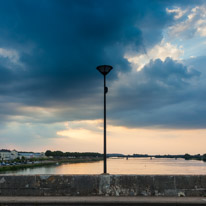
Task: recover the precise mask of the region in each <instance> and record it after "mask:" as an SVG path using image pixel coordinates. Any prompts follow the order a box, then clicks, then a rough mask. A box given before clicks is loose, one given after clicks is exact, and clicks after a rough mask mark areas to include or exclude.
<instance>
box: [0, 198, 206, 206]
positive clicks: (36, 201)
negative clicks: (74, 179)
mask: <svg viewBox="0 0 206 206" xmlns="http://www.w3.org/2000/svg"><path fill="white" fill-rule="evenodd" d="M10 205H15V206H19V205H23V206H34V205H42V206H43V205H44V206H50V205H58V206H61V205H62V206H63V205H73V206H74V205H78V206H83V205H87V206H89V205H92V206H95V205H98V206H103V205H113V206H114V205H120V206H123V205H124V206H126V205H128V206H129V205H137V206H149V205H164V206H167V205H175V206H178V205H184V206H186V205H189V206H193V205H194V206H196V205H205V206H206V197H105V196H104V197H103V196H86V197H82V196H79V197H77V196H70V197H69V196H56V197H55V196H52V197H51V196H13V197H11V196H0V206H10Z"/></svg>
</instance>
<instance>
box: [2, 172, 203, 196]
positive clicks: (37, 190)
mask: <svg viewBox="0 0 206 206" xmlns="http://www.w3.org/2000/svg"><path fill="white" fill-rule="evenodd" d="M0 196H162V197H177V196H185V197H192V196H196V197H200V196H206V175H171V176H169V175H27V176H24V175H0Z"/></svg>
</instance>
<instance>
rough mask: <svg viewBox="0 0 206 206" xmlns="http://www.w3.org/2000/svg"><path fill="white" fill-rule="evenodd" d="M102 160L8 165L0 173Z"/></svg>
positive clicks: (57, 160)
mask: <svg viewBox="0 0 206 206" xmlns="http://www.w3.org/2000/svg"><path fill="white" fill-rule="evenodd" d="M101 160H103V159H102V158H74V159H56V160H45V161H41V162H38V163H32V164H21V165H9V166H1V167H0V173H3V172H6V171H15V170H20V169H26V168H35V167H44V166H52V165H59V164H64V163H73V164H74V163H87V162H88V163H89V162H96V161H101Z"/></svg>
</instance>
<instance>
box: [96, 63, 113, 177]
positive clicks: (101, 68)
mask: <svg viewBox="0 0 206 206" xmlns="http://www.w3.org/2000/svg"><path fill="white" fill-rule="evenodd" d="M112 69H113V67H112V66H109V65H101V66H98V67H97V70H98V71H99V72H100V73H102V74H103V75H104V174H106V173H107V150H106V146H107V145H106V93H107V92H108V88H107V87H106V75H107V74H108V73H109V72H110V71H111V70H112Z"/></svg>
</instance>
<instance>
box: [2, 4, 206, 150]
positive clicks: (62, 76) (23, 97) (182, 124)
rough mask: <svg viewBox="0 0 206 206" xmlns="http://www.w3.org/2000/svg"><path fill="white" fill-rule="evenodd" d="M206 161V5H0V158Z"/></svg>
mask: <svg viewBox="0 0 206 206" xmlns="http://www.w3.org/2000/svg"><path fill="white" fill-rule="evenodd" d="M105 64H106V65H112V66H113V70H112V71H111V72H110V73H109V74H108V75H107V86H108V88H109V92H108V93H107V152H108V153H124V154H133V153H136V154H185V153H190V154H199V153H200V154H204V153H206V150H205V145H206V104H205V102H206V96H205V93H206V81H205V80H206V68H205V65H206V2H205V1H201V0H198V1H196V0H193V1H192V0H182V1H177V0H173V1H171V0H164V1H163V0H138V1H137V0H130V1H128V0H104V1H103V0H69V1H67V0H36V1H33V0H7V1H3V0H1V1H0V148H4V149H16V150H21V151H46V150H48V149H50V150H61V151H64V152H66V151H67V152H75V151H76V152H100V153H102V152H103V76H102V75H101V74H100V73H99V72H98V71H97V70H96V67H97V66H99V65H105Z"/></svg>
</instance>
